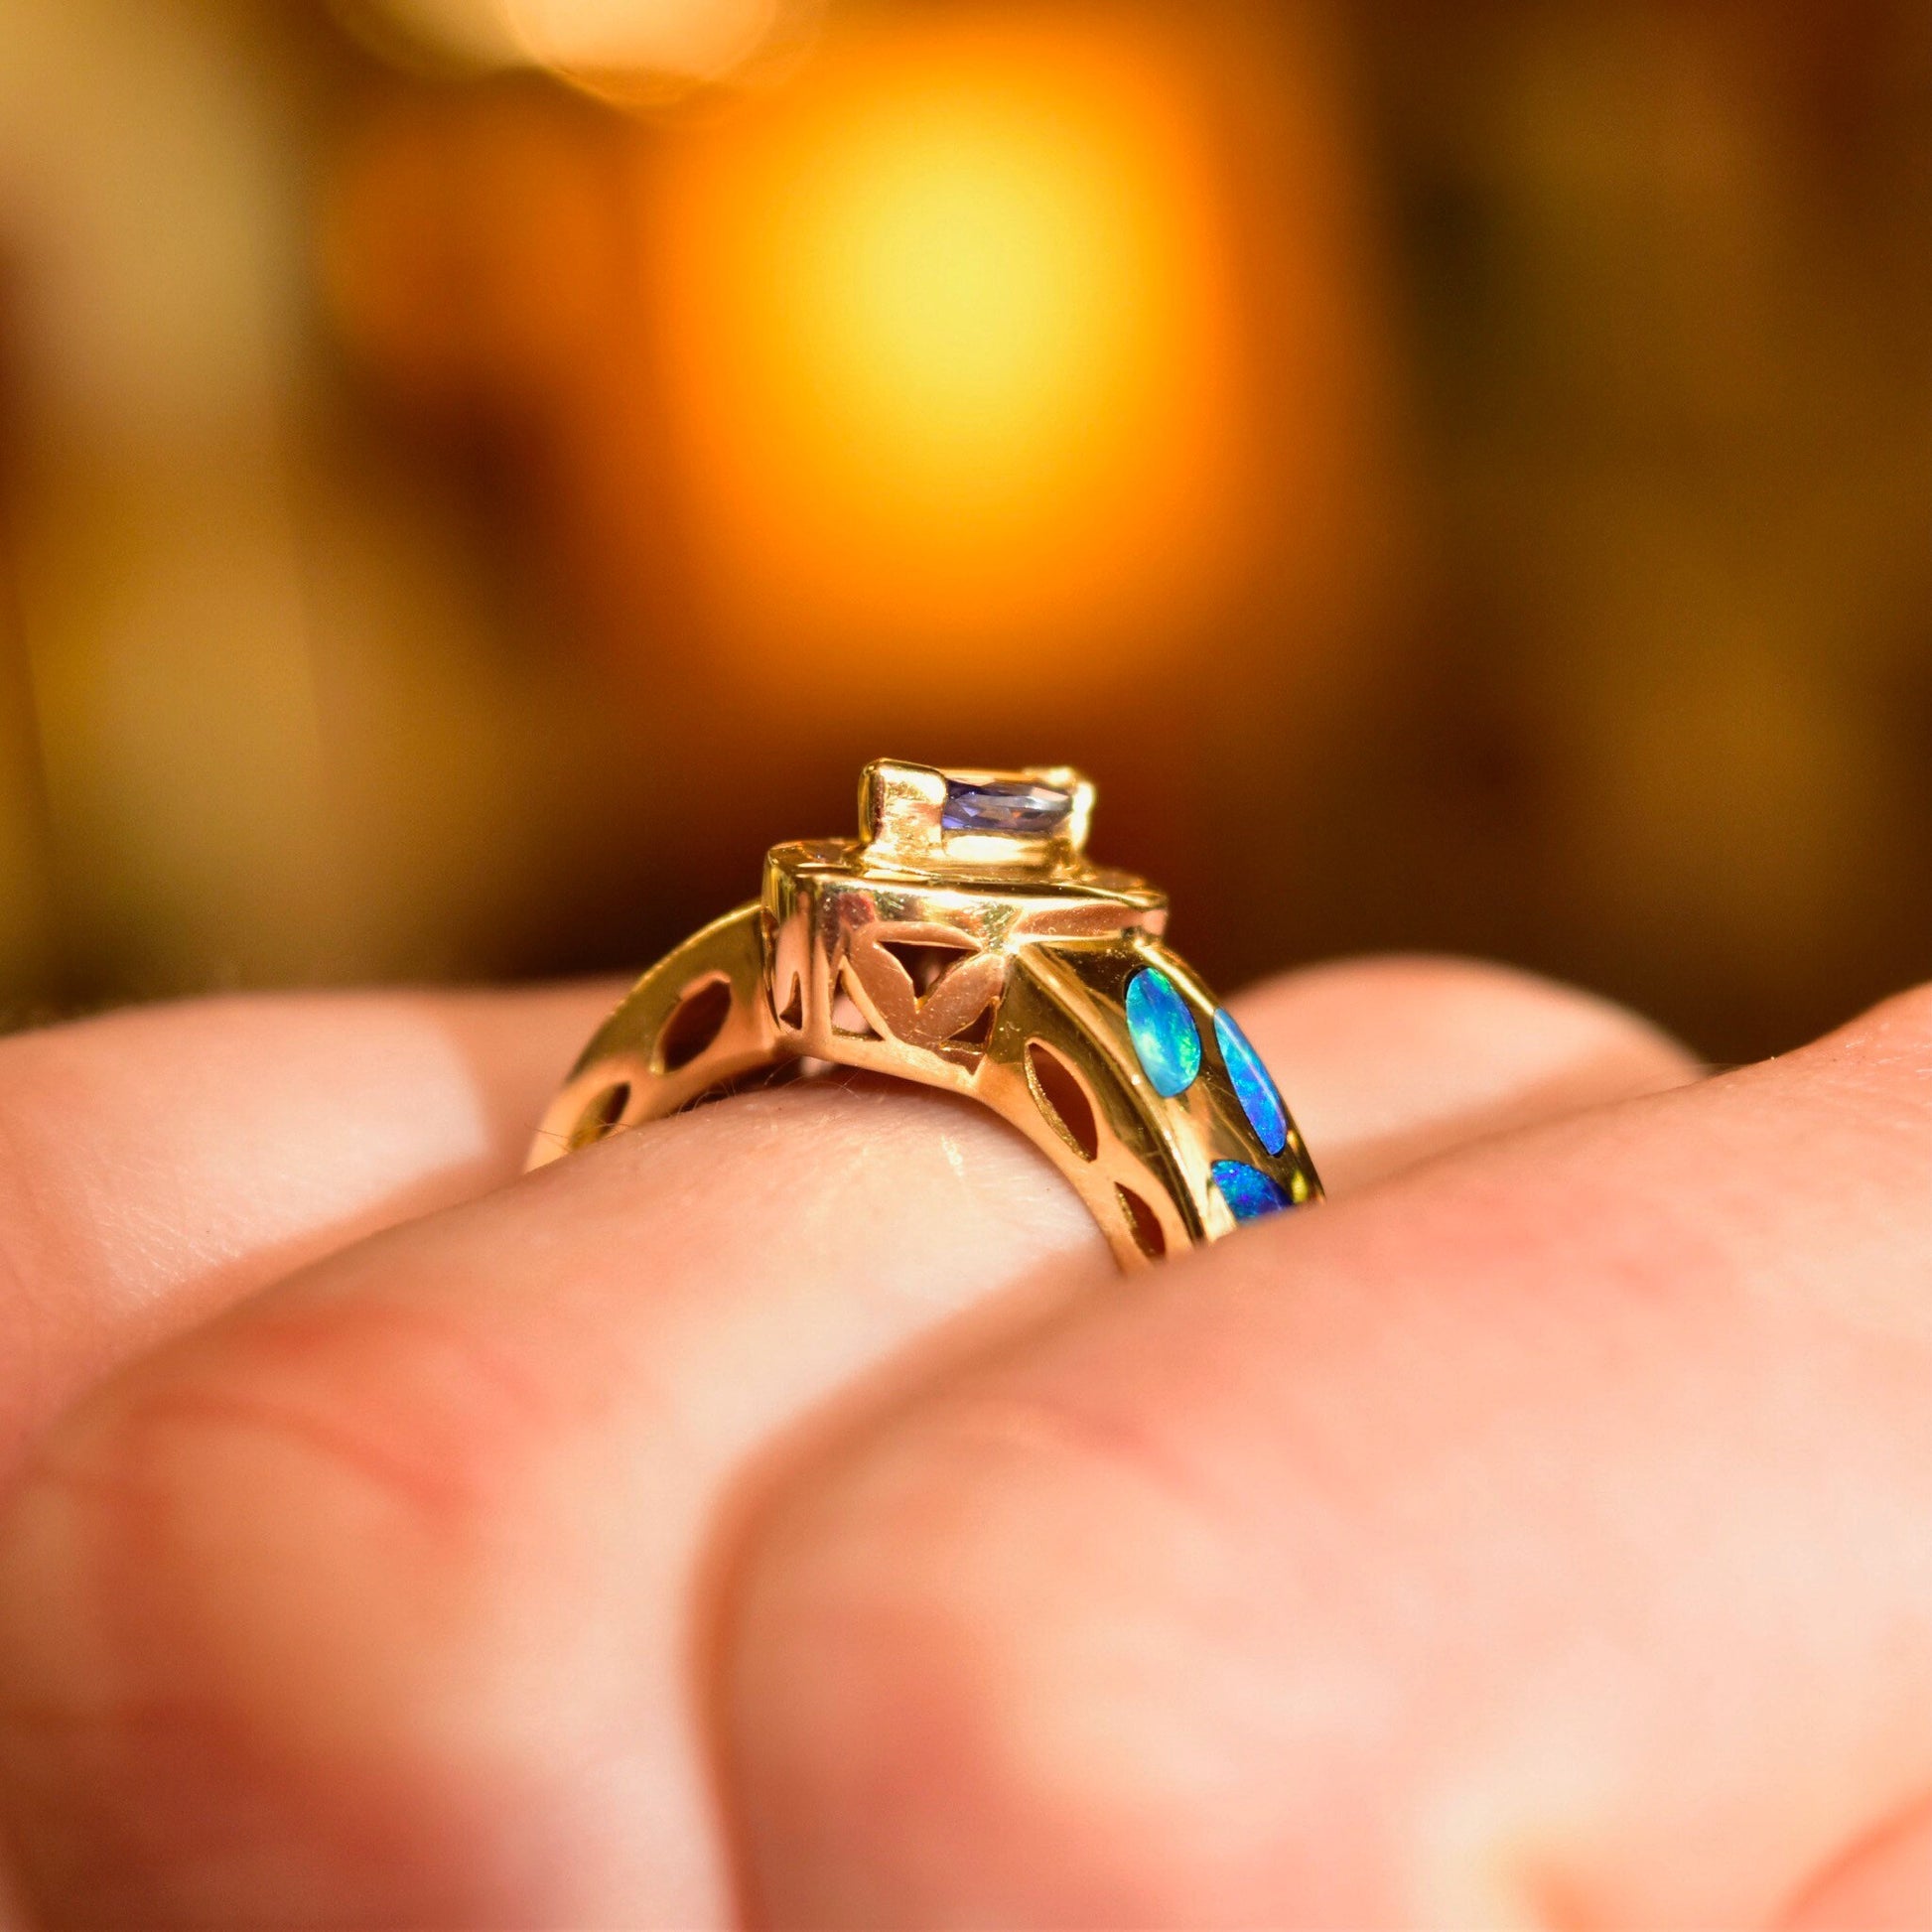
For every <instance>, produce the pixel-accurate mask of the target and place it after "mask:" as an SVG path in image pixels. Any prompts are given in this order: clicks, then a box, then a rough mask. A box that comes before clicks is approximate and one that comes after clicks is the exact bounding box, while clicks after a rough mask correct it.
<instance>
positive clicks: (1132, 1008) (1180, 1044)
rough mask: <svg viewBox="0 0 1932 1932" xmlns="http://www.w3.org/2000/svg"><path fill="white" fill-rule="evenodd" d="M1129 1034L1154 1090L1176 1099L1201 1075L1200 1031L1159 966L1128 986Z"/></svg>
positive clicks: (1145, 971) (1183, 1001) (1139, 973)
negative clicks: (1176, 1096) (1177, 1095)
mask: <svg viewBox="0 0 1932 1932" xmlns="http://www.w3.org/2000/svg"><path fill="white" fill-rule="evenodd" d="M1127 1031H1128V1033H1129V1034H1130V1035H1132V1036H1133V1040H1134V1051H1135V1052H1136V1053H1138V1054H1139V1055H1140V1060H1141V1070H1142V1071H1143V1072H1144V1073H1146V1075H1147V1077H1148V1079H1149V1081H1150V1082H1151V1083H1152V1084H1153V1087H1154V1091H1155V1092H1156V1093H1158V1094H1161V1095H1163V1096H1164V1097H1165V1098H1167V1099H1169V1100H1172V1099H1173V1097H1174V1095H1175V1094H1177V1093H1185V1092H1186V1091H1187V1089H1188V1088H1189V1087H1190V1086H1192V1085H1193V1084H1194V1079H1195V1076H1196V1075H1197V1074H1198V1073H1199V1072H1200V1051H1201V1048H1200V1029H1199V1028H1198V1027H1197V1026H1195V1024H1194V1016H1193V1015H1192V1014H1191V1013H1190V1012H1189V1011H1188V1010H1187V1002H1186V1001H1185V1000H1183V999H1182V998H1181V997H1180V995H1179V994H1178V993H1177V992H1175V990H1174V983H1173V980H1171V979H1170V978H1169V977H1168V976H1167V974H1166V973H1164V972H1162V971H1161V969H1160V968H1159V967H1158V966H1147V967H1143V968H1142V970H1141V971H1140V972H1138V973H1136V974H1135V975H1134V977H1133V979H1132V980H1131V981H1129V982H1128V987H1127Z"/></svg>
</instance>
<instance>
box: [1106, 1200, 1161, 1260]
mask: <svg viewBox="0 0 1932 1932" xmlns="http://www.w3.org/2000/svg"><path fill="white" fill-rule="evenodd" d="M1114 1192H1115V1194H1116V1195H1117V1196H1118V1197H1119V1199H1120V1211H1121V1213H1122V1214H1124V1215H1125V1216H1126V1217H1127V1231H1128V1232H1129V1233H1130V1234H1131V1235H1133V1237H1134V1245H1135V1247H1137V1248H1138V1249H1140V1251H1141V1252H1142V1254H1144V1255H1146V1256H1147V1258H1148V1260H1150V1261H1159V1260H1160V1259H1161V1257H1162V1256H1163V1255H1164V1254H1166V1253H1167V1252H1168V1237H1167V1236H1166V1235H1165V1234H1164V1233H1163V1232H1162V1231H1161V1221H1160V1217H1159V1216H1158V1215H1156V1213H1155V1211H1154V1209H1153V1208H1151V1207H1150V1206H1149V1205H1148V1204H1147V1202H1146V1201H1144V1200H1143V1199H1142V1198H1141V1197H1140V1195H1139V1194H1137V1193H1135V1191H1134V1190H1133V1188H1131V1187H1123V1186H1121V1185H1120V1184H1119V1183H1118V1182H1116V1183H1115V1186H1114Z"/></svg>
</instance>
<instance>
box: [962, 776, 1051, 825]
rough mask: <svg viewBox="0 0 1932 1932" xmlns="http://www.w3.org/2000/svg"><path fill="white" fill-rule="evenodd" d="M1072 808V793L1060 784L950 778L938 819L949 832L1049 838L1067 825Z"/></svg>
mask: <svg viewBox="0 0 1932 1932" xmlns="http://www.w3.org/2000/svg"><path fill="white" fill-rule="evenodd" d="M1072 810H1073V794H1072V793H1071V792H1070V791H1062V790H1061V789H1060V788H1059V787H1058V786H1057V785H1040V784H1031V783H1025V782H1017V781H1014V780H1011V779H999V780H988V781H986V782H985V783H975V782H973V781H972V780H970V779H966V778H948V779H947V780H946V803H945V807H944V809H943V810H942V811H941V813H940V815H939V823H940V824H941V825H942V826H943V827H944V828H945V830H947V831H948V832H1003V833H1005V834H1006V836H1007V837H1009V838H1023V839H1047V838H1051V837H1052V836H1053V834H1054V833H1055V832H1057V831H1059V830H1060V829H1061V827H1062V826H1064V825H1065V823H1066V821H1067V816H1068V814H1069V813H1071V811H1072Z"/></svg>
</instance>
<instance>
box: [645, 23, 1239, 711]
mask: <svg viewBox="0 0 1932 1932" xmlns="http://www.w3.org/2000/svg"><path fill="white" fill-rule="evenodd" d="M1191 105H1192V103H1190V102H1189V100H1188V98H1187V93H1186V88H1185V84H1184V82H1183V81H1182V80H1181V79H1180V78H1179V76H1178V74H1177V71H1176V69H1174V67H1173V65H1172V64H1170V63H1167V62H1164V61H1163V60H1162V59H1161V56H1160V51H1159V47H1158V44H1157V43H1155V42H1153V41H1151V40H1150V41H1142V42H1137V41H1136V39H1135V38H1134V37H1132V36H1128V35H1124V34H1122V33H1121V32H1120V31H1119V23H1118V22H1117V21H1112V20H1108V21H1101V20H1098V19H1092V18H1080V19H1075V20H1073V21H1068V20H1067V19H1065V18H1064V17H1062V18H1061V19H1059V20H1057V21H1054V22H1051V23H1040V22H1038V21H1037V20H1029V19H1027V18H1026V17H1024V16H1021V15H1018V14H1015V13H1012V12H1001V13H997V14H995V13H985V14H977V15H971V16H967V17H965V18H962V17H961V16H959V15H957V14H950V15H948V16H947V18H946V20H945V21H944V22H943V23H940V24H934V23H932V22H930V21H914V22H912V23H910V24H901V25H899V26H897V28H896V29H895V31H894V32H892V33H891V34H880V33H874V34H872V35H870V36H868V37H867V38H866V39H865V40H864V41H863V42H861V43H859V44H857V45H856V46H854V47H853V48H851V49H845V48H837V47H835V48H827V49H823V50H821V53H820V56H819V57H818V59H816V60H815V61H814V62H813V64H812V66H811V68H810V69H809V70H808V72H807V73H805V74H803V75H801V76H800V77H799V78H798V80H797V81H796V82H794V84H793V86H792V87H791V88H790V89H788V90H787V91H786V92H785V93H784V94H783V95H782V96H780V97H777V98H775V99H773V100H772V101H770V102H769V103H766V104H762V105H759V106H758V107H755V108H752V109H747V110H741V111H740V112H738V113H736V114H734V115H732V116H731V117H729V119H728V120H726V121H723V122H721V123H720V124H719V125H718V126H717V127H715V128H713V129H709V130H699V131H695V132H691V131H687V133H686V134H685V135H684V137H683V138H682V139H681V141H680V142H679V144H678V150H679V151H678V155H677V158H676V160H675V162H674V164H673V165H672V167H671V168H670V169H669V171H668V174H667V177H666V180H665V184H664V190H663V197H662V201H661V203H660V204H659V208H660V211H661V215H662V221H661V226H660V228H659V230H658V238H659V240H660V242H661V254H660V255H659V257H658V271H659V291H660V301H661V304H662V314H663V317H664V323H663V326H664V330H665V337H664V348H665V354H666V356H667V358H668V363H669V366H668V368H667V370H666V374H667V378H668V379H667V381H666V384H665V388H666V392H667V394H668V395H669V396H670V397H671V398H672V401H673V407H674V410H675V412H676V413H675V418H674V420H675V426H676V433H677V435H678V436H679V438H680V440H681V443H682V446H683V447H682V450H681V457H682V463H681V465H680V468H681V470H682V472H683V475H684V477H685V479H686V487H687V489H688V491H689V493H690V497H691V502H690V507H689V528H690V530H691V533H692V541H693V544H694V547H695V549H696V551H697V557H696V562H697V565H698V570H699V577H700V585H701V595H703V596H706V597H707V598H708V599H709V600H710V601H711V602H712V603H713V604H714V607H715V614H716V616H717V618H718V620H719V621H718V622H717V624H716V631H717V634H719V635H721V636H722V637H725V638H727V639H732V640H734V641H742V642H743V643H744V644H746V645H747V646H749V647H750V648H752V649H753V650H754V651H755V652H756V653H757V654H758V655H759V656H761V657H764V656H768V654H769V650H770V645H771V641H772V640H773V639H774V638H777V637H782V638H783V640H784V642H785V645H786V648H787V650H788V651H797V652H802V653H804V654H805V655H804V662H805V664H806V665H810V664H812V663H814V662H817V663H823V664H826V665H836V666H837V667H838V668H839V669H841V670H842V671H845V672H847V673H856V674H857V675H859V676H861V677H863V676H865V675H866V674H867V673H868V672H869V671H871V670H873V669H875V668H877V667H880V666H882V665H883V664H884V663H885V662H886V660H887V659H888V657H889V655H890V654H891V653H893V652H895V651H897V650H899V649H901V648H903V647H904V646H907V645H914V646H916V645H917V644H918V643H920V642H925V641H936V642H949V641H964V640H967V639H970V640H972V641H973V642H974V643H975V644H976V645H979V646H983V647H986V648H988V649H995V650H998V649H1007V650H1011V648H1012V647H1013V646H1015V645H1018V644H1025V643H1029V642H1033V641H1035V640H1037V641H1040V642H1045V641H1046V640H1048V639H1052V640H1055V641H1058V642H1062V643H1068V644H1075V645H1077V644H1079V643H1080V642H1082V641H1085V642H1087V643H1089V644H1091V643H1092V642H1094V641H1096V640H1105V641H1107V642H1109V643H1113V644H1115V645H1117V646H1121V647H1127V646H1131V645H1132V644H1133V643H1134V641H1135V640H1137V639H1141V638H1147V637H1150V636H1152V635H1153V634H1155V633H1156V631H1157V630H1158V627H1159V626H1160V624H1161V622H1162V621H1163V619H1164V617H1171V616H1172V615H1173V612H1174V610H1175V609H1176V608H1178V607H1185V606H1188V605H1191V604H1195V603H1198V602H1199V601H1200V599H1201V598H1202V597H1203V596H1204V595H1205V594H1206V593H1207V592H1208V591H1209V590H1210V589H1211V587H1212V586H1213V584H1214V583H1215V582H1216V581H1217V580H1219V579H1221V578H1223V577H1224V576H1225V575H1226V573H1227V572H1228V571H1229V569H1230V567H1231V565H1232V563H1233V561H1234V559H1235V557H1236V556H1237V554H1238V552H1239V550H1240V548H1241V543H1242V532H1241V519H1240V515H1239V506H1240V504H1241V503H1242V501H1243V495H1244V492H1243V490H1242V488H1241V487H1240V483H1241V478H1240V474H1239V473H1240V471H1241V469H1242V452H1241V449H1240V438H1239V436H1238V433H1237V422H1238V417H1239V404H1240V399H1241V391H1242V388H1243V372H1242V370H1241V369H1240V367H1239V362H1240V357H1239V356H1238V354H1237V350H1236V330H1235V327H1234V323H1233V311H1234V303H1233V299H1232V294H1231V291H1230V290H1229V288H1228V286H1227V258H1228V243H1227V237H1226V235H1225V234H1224V233H1223V232H1222V231H1221V223H1222V220H1223V217H1224V209H1223V207H1222V199H1221V197H1220V195H1219V194H1218V193H1217V187H1216V181H1215V177H1214V172H1213V167H1212V163H1211V160H1210V158H1209V155H1210V149H1209V146H1208V144H1207V142H1206V140H1205V138H1204V130H1203V129H1202V127H1201V126H1200V125H1199V120H1198V118H1197V116H1198V113H1199V111H1200V110H1198V109H1197V108H1196V109H1195V112H1194V113H1193V114H1190V111H1189V109H1190V106H1191ZM1080 655H1081V656H1085V655H1087V653H1085V652H1082V653H1080ZM1054 661H1055V660H1054V659H1053V658H1052V657H1050V656H1049V655H1048V654H1045V653H1040V654H1037V655H1035V656H1034V657H1032V658H1030V659H1029V660H1027V661H1026V663H1025V664H1024V666H1022V667H1020V668H1019V670H1018V672H1017V674H1018V675H1019V676H1021V677H1022V679H1023V680H1024V681H1027V682H1037V681H1039V680H1040V679H1041V678H1042V677H1043V678H1046V679H1048V680H1049V681H1050V678H1051V675H1052V668H1053V663H1054Z"/></svg>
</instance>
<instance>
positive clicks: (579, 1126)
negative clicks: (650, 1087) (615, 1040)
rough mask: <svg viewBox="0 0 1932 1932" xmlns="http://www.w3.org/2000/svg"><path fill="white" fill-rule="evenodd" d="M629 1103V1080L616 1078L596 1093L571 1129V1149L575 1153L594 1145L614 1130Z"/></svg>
mask: <svg viewBox="0 0 1932 1932" xmlns="http://www.w3.org/2000/svg"><path fill="white" fill-rule="evenodd" d="M629 1104H630V1082H629V1081H628V1080H615V1081H613V1082H612V1083H611V1085H610V1086H608V1087H605V1088H603V1089H601V1090H600V1091H599V1092H597V1093H594V1094H593V1095H592V1096H591V1099H590V1104H589V1105H588V1106H587V1107H586V1108H585V1109H584V1111H583V1112H582V1113H581V1114H579V1115H578V1116H577V1122H576V1125H575V1126H573V1127H572V1128H571V1130H570V1151H571V1152H572V1153H573V1154H575V1153H576V1152H577V1150H578V1149H579V1148H583V1147H590V1146H593V1145H594V1144H595V1143H596V1142H598V1141H601V1140H603V1139H604V1138H605V1136H606V1135H608V1134H610V1133H612V1132H614V1131H615V1130H616V1128H617V1125H618V1123H619V1122H620V1121H621V1120H622V1119H623V1110H624V1109H625V1108H626V1107H627V1106H629Z"/></svg>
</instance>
